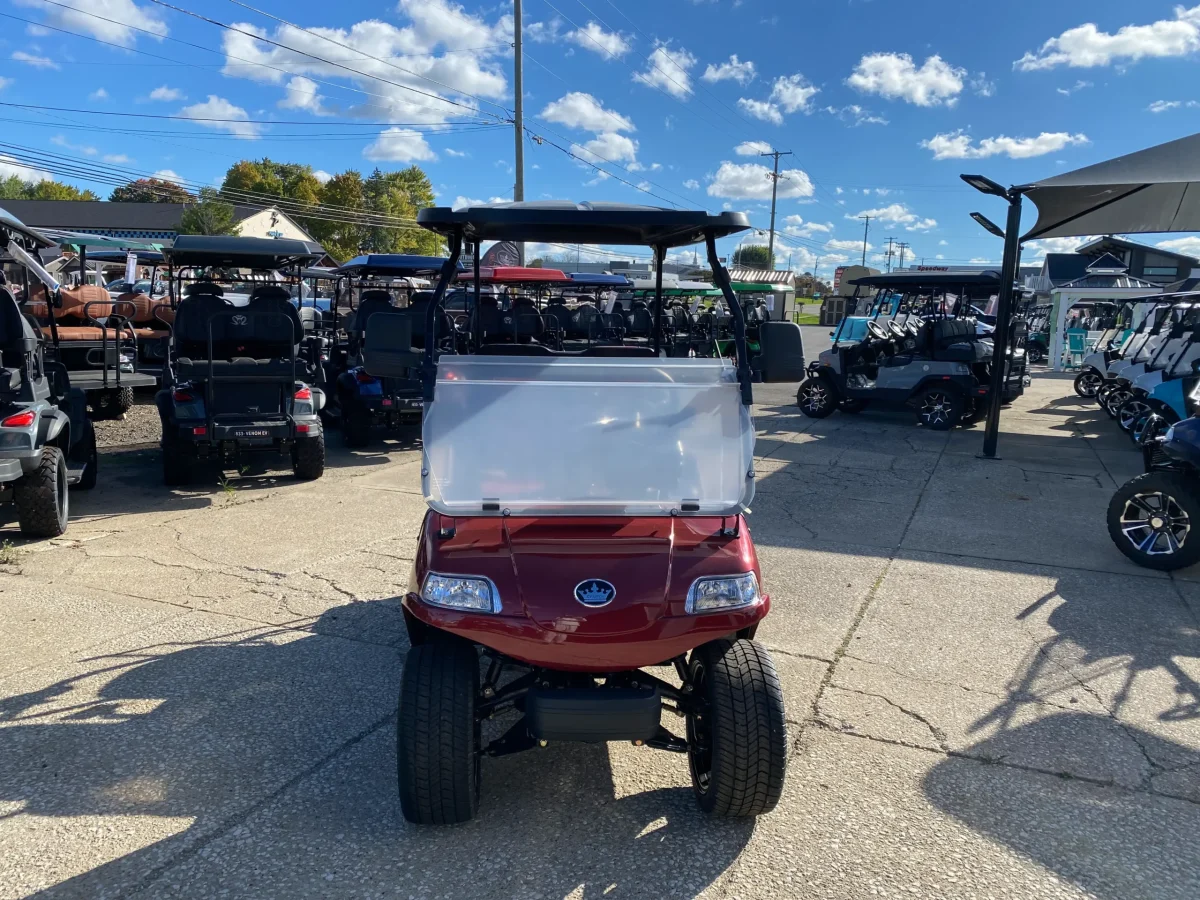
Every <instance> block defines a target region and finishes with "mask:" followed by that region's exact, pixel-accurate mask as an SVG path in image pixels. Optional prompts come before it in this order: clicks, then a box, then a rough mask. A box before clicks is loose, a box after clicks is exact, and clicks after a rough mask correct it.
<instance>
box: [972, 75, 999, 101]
mask: <svg viewBox="0 0 1200 900" xmlns="http://www.w3.org/2000/svg"><path fill="white" fill-rule="evenodd" d="M971 90H973V91H974V92H975V93H976V94H977V95H979V96H980V97H991V96H992V95H993V94H995V93H996V82H994V81H992V80H990V79H989V78H988V77H987V72H979V73H977V74H976V75H975V77H974V78H972V79H971Z"/></svg>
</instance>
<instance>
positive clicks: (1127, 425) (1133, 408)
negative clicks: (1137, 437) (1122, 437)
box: [1120, 400, 1150, 431]
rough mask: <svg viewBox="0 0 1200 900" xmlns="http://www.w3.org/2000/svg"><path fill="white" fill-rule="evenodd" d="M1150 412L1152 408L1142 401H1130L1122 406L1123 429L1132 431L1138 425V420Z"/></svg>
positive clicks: (1121, 421) (1121, 419) (1121, 420)
mask: <svg viewBox="0 0 1200 900" xmlns="http://www.w3.org/2000/svg"><path fill="white" fill-rule="evenodd" d="M1148 412H1150V406H1149V404H1147V403H1143V402H1142V401H1141V400H1135V401H1128V402H1126V403H1124V404H1122V406H1121V409H1120V423H1121V427H1122V428H1124V429H1125V430H1126V431H1132V430H1133V429H1134V426H1136V425H1137V423H1138V419H1140V418H1142V417H1143V416H1144V415H1146V413H1148Z"/></svg>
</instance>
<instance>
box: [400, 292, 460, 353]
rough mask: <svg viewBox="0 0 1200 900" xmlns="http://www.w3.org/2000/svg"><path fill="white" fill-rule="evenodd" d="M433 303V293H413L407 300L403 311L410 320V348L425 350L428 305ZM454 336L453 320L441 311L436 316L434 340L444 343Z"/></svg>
mask: <svg viewBox="0 0 1200 900" xmlns="http://www.w3.org/2000/svg"><path fill="white" fill-rule="evenodd" d="M432 302H433V291H413V293H412V294H411V295H409V298H408V308H407V309H406V310H404V312H406V313H407V314H408V316H409V318H411V319H412V346H413V347H417V348H418V349H422V350H423V349H425V339H426V327H425V323H426V321H427V320H428V316H429V304H431V303H432ZM453 334H454V320H453V319H451V318H450V316H449V315H448V314H447V313H446V311H445V310H442V312H441V315H440V316H438V322H437V334H436V337H435V340H436V339H437V338H440V339H441V340H443V341H445V340H446V339H447V338H449V337H450V336H451V335H453Z"/></svg>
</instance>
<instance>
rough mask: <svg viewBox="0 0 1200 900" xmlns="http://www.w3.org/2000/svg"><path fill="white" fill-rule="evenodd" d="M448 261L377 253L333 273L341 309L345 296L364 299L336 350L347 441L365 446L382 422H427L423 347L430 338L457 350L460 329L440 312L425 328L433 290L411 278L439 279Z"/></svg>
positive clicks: (336, 378)
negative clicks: (421, 367) (417, 287)
mask: <svg viewBox="0 0 1200 900" xmlns="http://www.w3.org/2000/svg"><path fill="white" fill-rule="evenodd" d="M445 263H446V260H445V259H442V258H439V257H434V256H406V255H402V254H391V253H385V254H378V253H377V254H371V255H368V256H359V257H356V258H354V259H352V260H350V261H349V262H348V263H346V264H345V265H343V266H340V267H339V268H337V269H335V270H334V272H333V275H334V276H335V277H336V278H337V279H338V287H337V297H336V298H335V308H336V305H337V299H340V298H341V296H343V295H347V296H349V295H357V301H358V302H357V305H356V306H354V307H353V313H352V314H351V315H350V316H348V317H347V320H346V322H345V323H344V325H343V331H344V334H345V338H346V340H345V344H344V346H339V348H338V351H337V352H335V354H334V356H335V357H336V358H337V360H338V361H339V368H340V371H338V372H337V373H336V374H335V375H334V376H333V377H332V378H331V381H333V383H334V392H335V394H336V398H337V407H338V409H339V410H340V411H341V420H342V439H343V440H344V441H345V443H346V446H348V447H363V446H366V444H367V442H368V440H370V434H371V429H372V427H374V426H376V425H383V426H385V427H387V428H390V429H396V428H401V427H404V426H413V425H420V424H421V408H422V405H423V401H422V399H421V381H420V371H419V364H420V361H421V352H422V351H423V350H424V349H425V342H426V340H427V339H428V340H432V342H433V344H434V346H435V347H436V348H437V349H438V351H439V352H441V351H444V350H446V349H451V350H452V349H453V348H454V343H455V329H454V324H453V322H452V321H451V320H450V319H449V317H448V316H445V315H442V316H439V317H437V319H436V320H435V322H434V330H433V332H432V333H431V334H427V333H426V326H425V319H426V310H427V307H428V306H429V303H430V301H431V299H432V297H433V294H432V293H431V292H429V291H424V290H414V289H413V285H412V283H411V281H410V279H413V278H428V277H431V276H437V274H438V273H439V272H440V271H441V269H442V266H443V265H445ZM397 293H401V295H402V297H404V299H405V303H404V305H403V306H397V305H396V301H397V297H396V294H397Z"/></svg>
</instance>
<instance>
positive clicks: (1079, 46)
mask: <svg viewBox="0 0 1200 900" xmlns="http://www.w3.org/2000/svg"><path fill="white" fill-rule="evenodd" d="M1197 50H1200V6H1193V7H1192V8H1191V9H1187V8H1185V7H1183V6H1176V7H1175V18H1174V19H1159V20H1158V21H1155V22H1151V23H1150V24H1149V25H1126V26H1124V27H1123V28H1120V29H1118V30H1117V32H1116V33H1115V34H1110V33H1108V32H1106V31H1101V30H1100V29H1099V28H1097V27H1096V26H1095V24H1093V23H1092V22H1088V23H1086V24H1084V25H1079V26H1077V27H1075V28H1068V29H1067V30H1066V31H1064V32H1063V33H1062V34H1060V35H1059V36H1058V37H1053V38H1050V40H1048V41H1046V43H1044V44H1042V46H1041V47H1039V48H1038V49H1037V50H1036V51H1030V52H1029V53H1026V54H1025V55H1024V56H1022V57H1021V58H1020V59H1019V60H1017V61H1016V62H1015V63H1013V68H1015V69H1017V70H1018V71H1021V72H1033V71H1037V70H1039V69H1053V68H1055V67H1056V66H1070V67H1071V68H1074V69H1090V68H1095V67H1097V66H1108V65H1112V64H1114V63H1115V64H1118V65H1121V64H1127V63H1133V62H1137V61H1138V60H1140V59H1145V58H1147V57H1164V56H1187V55H1188V54H1190V53H1195V52H1196V51H1197Z"/></svg>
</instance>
